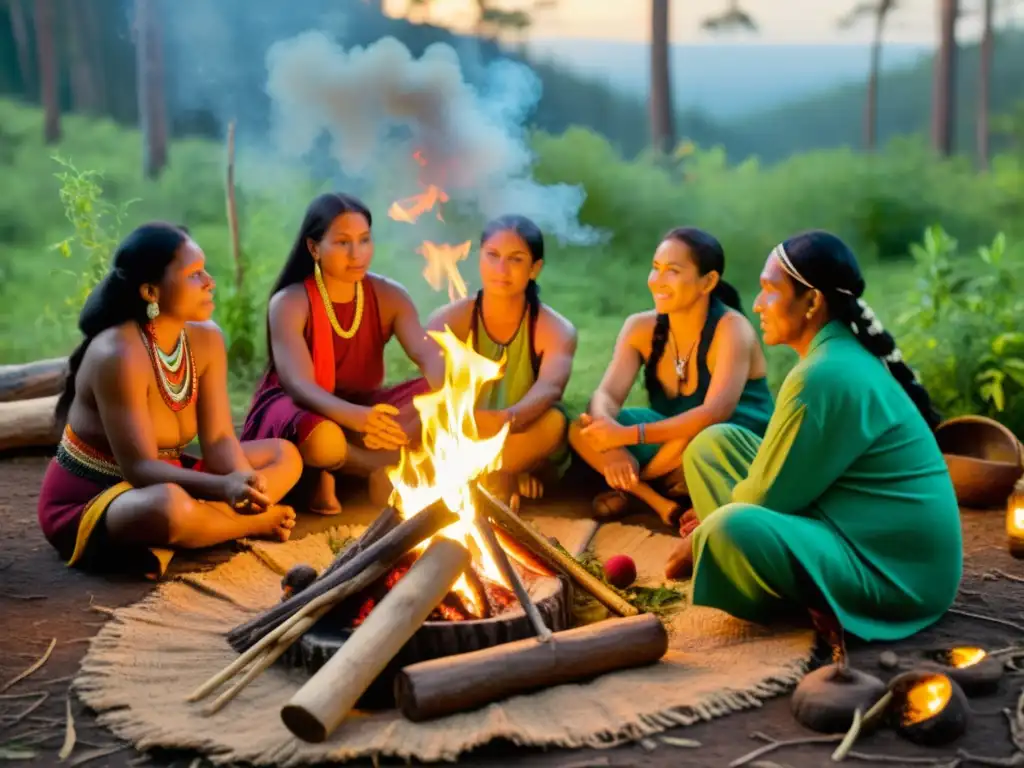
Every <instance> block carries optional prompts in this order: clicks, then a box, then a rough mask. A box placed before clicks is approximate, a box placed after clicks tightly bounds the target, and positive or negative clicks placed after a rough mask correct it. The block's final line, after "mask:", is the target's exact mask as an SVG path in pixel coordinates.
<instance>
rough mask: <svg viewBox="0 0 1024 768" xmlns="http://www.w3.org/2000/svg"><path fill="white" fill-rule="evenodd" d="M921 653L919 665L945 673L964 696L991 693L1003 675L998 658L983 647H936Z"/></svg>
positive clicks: (997, 686)
mask: <svg viewBox="0 0 1024 768" xmlns="http://www.w3.org/2000/svg"><path fill="white" fill-rule="evenodd" d="M922 656H923V661H922V663H921V665H920V666H921V667H923V668H926V669H934V670H935V671H937V672H940V673H942V674H945V675H948V676H949V677H950V678H952V679H953V680H955V681H956V683H957V684H958V685H959V686H960V688H961V689H962V690H963V692H964V694H965V695H966V696H967V697H968V698H970V697H972V696H984V695H985V694H989V693H994V692H995V691H996V689H997V688H999V681H1000V680H1001V679H1002V677H1003V664H1002V662H1000V661H999V659H998V658H995V657H993V656H989V655H988V654H987V653H986V652H985V650H984V649H983V648H976V647H956V648H939V649H935V650H931V651H925V652H924V653H923V654H922Z"/></svg>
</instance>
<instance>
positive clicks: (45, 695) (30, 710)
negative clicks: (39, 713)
mask: <svg viewBox="0 0 1024 768" xmlns="http://www.w3.org/2000/svg"><path fill="white" fill-rule="evenodd" d="M37 695H38V698H37V699H36V700H35V701H33V702H32V703H31V704H29V705H28V706H27V707H26V708H25V709H23V710H22V711H21V712H19V713H18V714H17V715H9V717H11V718H12V719H11V721H10V722H5V723H4V724H3V725H4V728H13V727H14V726H16V725H17V724H18V723H20V722H21V721H22V720H24V719H25V718H26V717H28V716H29V715H31V714H32V713H33V712H35V711H36V710H37V709H39V707H41V706H42V705H43V702H44V701H46V700H47V699H48V698H50V694H48V693H40V694H37ZM0 719H3V720H6V719H7V718H0Z"/></svg>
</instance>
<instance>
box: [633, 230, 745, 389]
mask: <svg viewBox="0 0 1024 768" xmlns="http://www.w3.org/2000/svg"><path fill="white" fill-rule="evenodd" d="M666 240H675V241H677V242H680V243H682V244H683V245H685V246H686V247H687V248H689V249H690V253H691V254H692V256H693V260H694V262H695V263H696V265H697V274H699V275H700V276H701V277H704V275H706V274H708V273H709V272H717V273H718V275H719V280H718V284H717V285H716V286H715V288H714V290H713V291H711V298H713V299H718V300H719V301H721V302H722V303H723V304H725V305H726V306H728V307H731V308H732V309H735V310H736V311H738V312H740V313H741V314H742V313H743V306H742V302H741V301H740V294H739V292H738V291H737V290H736V289H735V288H734V287H733V286H732V285H730V284H729V283H727V282H725V280H722V279H721V276H722V273H723V272H725V249H723V248H722V244H721V243H720V242H718V240H717V239H716V238H715V237H714V236H712V235H710V234H708V233H707V232H705V231H704V230H702V229H697V228H696V227H677V228H676V229H673V230H671V231H670V232H668V233H666V235H665V236H664V237H663V238H661V241H662V242H665V241H666ZM667 343H668V315H658V317H657V319H656V320H655V321H654V335H653V336H651V354H650V355H649V356H648V358H647V362H645V363H644V388H645V389H646V390H647V396H648V397H652V396H653V395H655V394H656V393H657V392H659V391H660V390H661V389H662V386H661V382H659V381H658V363H660V362H661V358H662V356H663V355H664V354H665V346H666V344H667Z"/></svg>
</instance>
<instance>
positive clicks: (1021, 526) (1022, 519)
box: [1006, 507, 1024, 537]
mask: <svg viewBox="0 0 1024 768" xmlns="http://www.w3.org/2000/svg"><path fill="white" fill-rule="evenodd" d="M1006 527H1007V528H1008V529H1009V530H1008V533H1009V534H1010V535H1011V536H1020V537H1024V507H1017V508H1015V509H1012V510H1010V514H1008V515H1007V516H1006Z"/></svg>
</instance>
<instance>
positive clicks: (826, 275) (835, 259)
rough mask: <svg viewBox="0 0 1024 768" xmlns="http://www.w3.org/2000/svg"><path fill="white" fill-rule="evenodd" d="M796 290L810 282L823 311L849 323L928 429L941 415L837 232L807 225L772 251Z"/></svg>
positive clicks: (801, 290) (803, 290) (808, 287)
mask: <svg viewBox="0 0 1024 768" xmlns="http://www.w3.org/2000/svg"><path fill="white" fill-rule="evenodd" d="M775 253H776V255H777V256H778V257H779V259H780V261H781V263H782V267H783V269H785V271H786V273H787V274H788V275H789V277H790V279H791V280H792V283H793V287H794V288H795V290H796V294H797V295H798V296H799V295H802V294H804V293H806V292H807V291H809V290H811V289H812V288H815V289H817V290H819V291H821V293H822V296H824V298H825V304H826V306H827V307H828V312H829V316H830V317H831V318H832V319H834V320H839V321H840V322H842V323H843V324H844V325H846V326H847V327H849V328H850V329H851V330H852V331H853V333H854V334H855V335H856V337H857V340H858V341H859V342H860V343H861V344H863V345H864V348H865V349H867V350H868V351H869V352H870V353H871V354H873V355H874V356H875V357H879V358H881V359H882V360H883V361H884V362H885V364H886V366H887V367H888V368H889V372H890V373H891V374H892V375H893V377H894V378H895V379H896V381H898V382H899V383H900V386H902V387H903V389H904V390H905V391H906V393H907V395H908V396H909V397H910V399H911V400H912V401H913V403H914V405H915V406H917V409H918V410H919V411H920V412H921V415H922V416H923V417H924V420H925V421H926V422H927V423H928V426H929V427H931V428H932V429H933V430H934V429H935V427H937V426H938V425H939V423H940V422H941V421H942V418H941V416H940V415H939V413H938V412H937V411H936V410H935V407H934V406H933V405H932V401H931V397H930V396H929V395H928V390H926V389H925V388H924V386H923V385H922V384H921V382H920V381H918V379H917V376H916V375H915V374H914V372H913V371H912V370H911V369H910V366H908V365H907V364H906V363H905V362H904V360H903V355H902V354H901V352H900V349H899V347H898V346H896V339H894V338H893V337H892V334H890V333H889V332H888V331H886V330H885V329H884V328H883V327H882V323H881V322H880V321H879V320H878V318H877V317H876V316H875V313H874V312H873V311H872V310H871V307H869V306H868V305H867V302H865V301H864V300H863V299H862V298H861V296H862V295H863V294H864V287H865V286H864V276H863V275H862V274H861V271H860V266H859V265H858V264H857V259H856V257H855V256H854V255H853V251H852V250H850V248H849V246H847V245H846V243H845V242H843V241H842V240H841V239H840V238H838V237H836V236H835V235H833V234H831V233H830V232H824V231H822V230H811V231H809V232H803V233H801V234H798V235H794V236H793V237H791V238H789V239H787V240H784V241H783V242H782V245H781V246H779V247H778V248H777V249H776V251H775Z"/></svg>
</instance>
